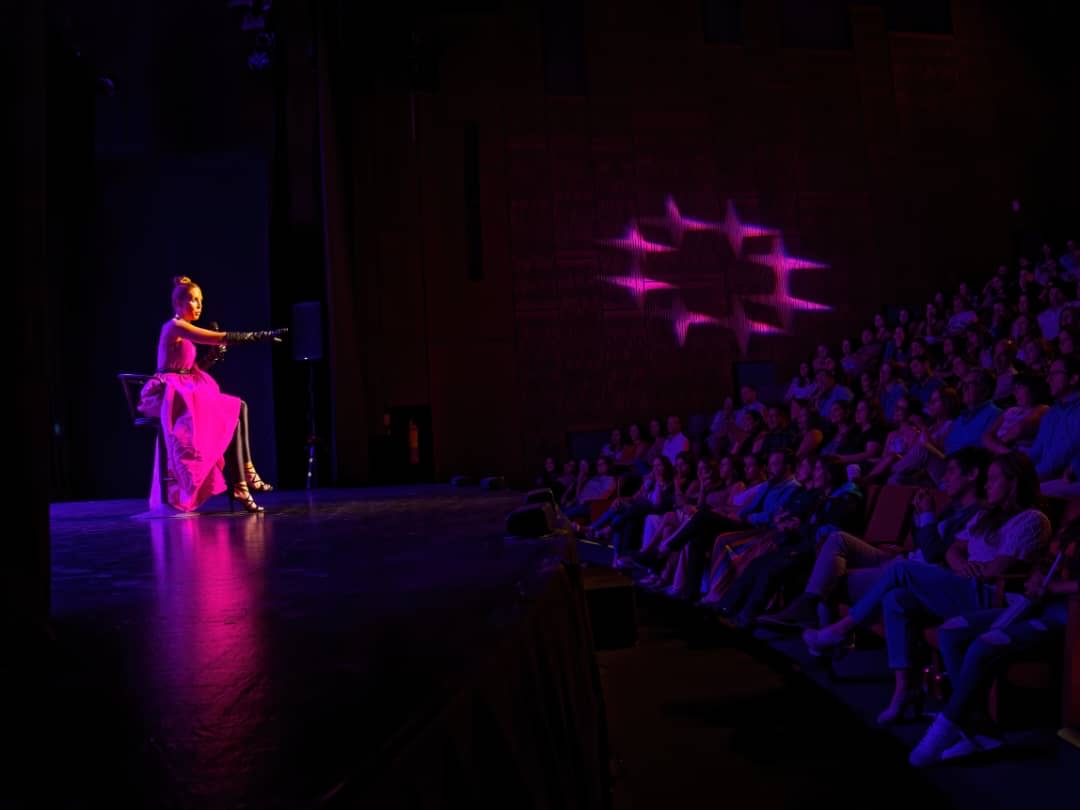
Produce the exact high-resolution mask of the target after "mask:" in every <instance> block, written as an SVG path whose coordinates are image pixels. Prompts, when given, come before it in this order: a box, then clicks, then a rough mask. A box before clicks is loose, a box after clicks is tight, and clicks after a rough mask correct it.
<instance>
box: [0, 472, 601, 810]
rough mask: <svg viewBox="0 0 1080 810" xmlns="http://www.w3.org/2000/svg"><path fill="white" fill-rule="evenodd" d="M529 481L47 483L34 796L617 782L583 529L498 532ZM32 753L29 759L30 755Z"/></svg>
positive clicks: (19, 717)
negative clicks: (249, 503) (165, 510)
mask: <svg viewBox="0 0 1080 810" xmlns="http://www.w3.org/2000/svg"><path fill="white" fill-rule="evenodd" d="M522 501H523V496H522V494H521V493H518V492H513V491H495V492H490V491H485V490H481V489H478V488H455V487H451V486H446V485H415V486H402V487H377V488H370V489H355V490H341V489H315V490H307V491H299V492H295V491H294V492H274V493H271V494H269V495H263V496H260V498H259V502H260V504H261V505H264V506H265V507H266V509H267V511H266V513H265V514H256V515H251V514H247V513H243V512H239V511H238V512H232V513H230V512H229V510H228V501H227V500H226V499H225V497H224V496H218V497H216V498H214V499H212V500H211V501H210V502H209V503H208V504H207V505H205V506H204V508H203V509H202V510H200V512H199V513H197V514H194V515H175V514H153V513H147V511H146V502H145V500H143V499H139V500H114V501H97V502H82V503H74V502H69V503H57V504H53V505H52V507H51V536H52V570H53V604H52V617H53V630H54V633H55V641H54V642H53V644H52V649H51V650H50V651H49V654H48V657H47V659H46V660H45V661H43V662H42V663H41V664H40V665H39V666H38V667H37V668H36V671H33V672H31V671H29V670H24V669H20V668H13V669H12V670H10V671H9V672H7V673H6V676H7V677H8V678H10V679H13V680H15V681H19V680H20V679H23V678H25V681H23V682H21V683H13V684H9V686H14V687H15V688H17V689H18V688H21V689H23V690H28V691H30V692H31V693H32V694H33V695H34V696H37V697H40V698H41V701H40V702H38V701H34V700H29V701H26V702H24V708H25V709H26V711H16V728H17V729H18V734H19V738H20V740H21V741H22V745H21V749H20V750H21V753H20V755H19V758H20V759H21V758H22V757H25V759H26V761H25V764H26V768H25V769H24V768H19V769H18V770H16V771H15V772H16V773H26V774H29V773H32V772H33V770H34V769H33V768H31V767H30V765H31V763H33V762H35V761H38V762H40V761H47V762H51V763H53V765H54V766H57V767H58V769H59V770H60V771H63V772H66V773H68V774H70V777H71V778H69V779H64V780H56V781H54V782H52V783H50V784H48V785H46V786H44V787H43V786H42V785H41V784H36V783H35V784H31V783H30V782H29V781H27V782H25V783H24V782H23V780H21V779H16V780H15V782H14V784H13V785H12V786H10V791H12V792H13V795H14V796H19V795H20V794H21V793H22V792H23V791H26V792H27V797H32V798H33V799H34V800H35V801H47V802H48V803H50V804H55V805H67V804H70V803H71V802H72V801H75V800H78V801H79V802H90V803H93V802H94V800H95V799H105V798H106V797H108V798H109V799H114V798H115V797H116V796H118V795H125V798H128V799H132V798H135V799H141V800H142V801H143V803H145V804H152V805H154V806H181V807H183V806H189V805H198V806H200V807H211V806H213V807H216V806H238V805H241V804H243V805H249V806H261V807H297V806H338V805H355V804H361V803H366V802H367V801H378V802H379V806H384V807H395V806H402V807H404V806H409V807H423V806H444V805H445V806H457V805H458V804H463V803H465V802H482V801H484V800H490V801H491V802H494V803H495V804H496V805H497V806H525V805H533V806H559V807H607V806H609V803H610V799H609V794H610V790H609V784H608V754H607V744H606V720H605V715H604V706H603V698H602V692H601V686H600V680H599V674H598V668H597V665H596V659H595V655H594V649H593V641H592V635H591V628H590V626H589V618H588V611H587V608H586V604H585V593H584V587H583V584H582V576H581V571H580V567H579V565H578V563H577V547H576V542H575V541H574V540H573V538H572V537H569V536H567V535H556V536H552V537H548V538H544V539H538V540H518V539H508V538H505V537H504V536H503V535H504V528H505V521H506V515H507V514H508V513H509V512H510V511H511V510H513V509H514V508H516V507H518V506H520V505H521V504H522ZM19 764H23V763H19Z"/></svg>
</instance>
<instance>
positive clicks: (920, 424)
mask: <svg viewBox="0 0 1080 810" xmlns="http://www.w3.org/2000/svg"><path fill="white" fill-rule="evenodd" d="M915 401H916V402H918V400H915ZM901 402H903V400H901ZM897 410H898V411H899V410H900V409H899V408H898V409H897ZM905 413H906V410H905ZM928 429H929V423H928V422H927V421H926V417H925V416H924V415H923V414H921V413H914V414H912V415H911V416H908V417H907V418H905V419H904V421H903V422H901V423H900V425H898V426H897V427H896V428H894V429H893V430H891V431H890V432H889V433H888V434H887V435H886V436H885V444H884V445H882V448H881V457H880V458H877V459H873V460H872V464H871V466H870V469H869V470H867V472H866V474H865V478H866V480H867V481H872V482H876V483H885V482H887V481H888V480H889V479H890V478H891V477H892V474H893V467H895V466H896V464H897V462H899V461H900V460H901V459H903V458H904V455H905V454H906V453H907V452H908V450H911V449H912V448H913V447H915V446H916V445H917V444H918V443H919V441H920V440H921V438H922V434H923V433H925V432H926V431H927V430H928Z"/></svg>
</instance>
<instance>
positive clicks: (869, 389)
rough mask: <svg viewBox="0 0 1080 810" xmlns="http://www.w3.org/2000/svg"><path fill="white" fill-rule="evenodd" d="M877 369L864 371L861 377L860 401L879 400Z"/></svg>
mask: <svg viewBox="0 0 1080 810" xmlns="http://www.w3.org/2000/svg"><path fill="white" fill-rule="evenodd" d="M879 373H880V371H879V370H878V369H877V368H874V369H868V368H865V369H863V372H862V374H860V375H859V399H879V397H878V374H879Z"/></svg>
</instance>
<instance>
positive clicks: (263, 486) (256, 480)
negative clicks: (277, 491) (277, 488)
mask: <svg viewBox="0 0 1080 810" xmlns="http://www.w3.org/2000/svg"><path fill="white" fill-rule="evenodd" d="M244 477H245V478H247V484H248V487H249V488H250V489H251V491H252V492H273V491H274V485H273V484H268V483H266V482H265V481H263V480H262V478H260V477H259V474H258V473H257V472H255V465H254V464H245V465H244Z"/></svg>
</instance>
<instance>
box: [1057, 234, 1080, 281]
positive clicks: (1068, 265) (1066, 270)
mask: <svg viewBox="0 0 1080 810" xmlns="http://www.w3.org/2000/svg"><path fill="white" fill-rule="evenodd" d="M1058 266H1059V267H1060V268H1061V275H1062V276H1064V277H1065V278H1066V279H1068V280H1069V281H1071V282H1072V283H1073V284H1080V246H1078V245H1077V243H1076V241H1075V240H1073V239H1069V240H1068V241H1067V242H1066V243H1065V252H1064V253H1062V254H1061V255H1060V256H1059V257H1058Z"/></svg>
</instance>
